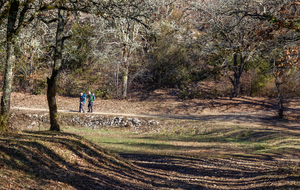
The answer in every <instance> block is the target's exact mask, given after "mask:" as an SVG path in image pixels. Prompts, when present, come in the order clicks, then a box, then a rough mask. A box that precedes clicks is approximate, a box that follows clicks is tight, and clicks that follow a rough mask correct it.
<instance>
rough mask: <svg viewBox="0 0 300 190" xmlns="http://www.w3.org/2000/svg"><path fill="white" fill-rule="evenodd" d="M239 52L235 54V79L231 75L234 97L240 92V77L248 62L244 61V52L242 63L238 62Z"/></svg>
mask: <svg viewBox="0 0 300 190" xmlns="http://www.w3.org/2000/svg"><path fill="white" fill-rule="evenodd" d="M237 56H238V54H237V53H234V54H233V71H234V74H233V79H232V78H231V77H229V79H230V81H231V83H232V85H233V93H232V97H237V95H238V94H239V88H240V79H241V76H242V73H243V71H244V67H245V66H246V63H245V62H244V58H243V54H242V53H241V54H240V62H241V63H240V65H239V64H238V60H237Z"/></svg>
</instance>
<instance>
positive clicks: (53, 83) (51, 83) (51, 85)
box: [47, 9, 65, 131]
mask: <svg viewBox="0 0 300 190" xmlns="http://www.w3.org/2000/svg"><path fill="white" fill-rule="evenodd" d="M63 14H64V11H63V10H62V9H59V10H58V23H57V31H56V46H55V53H54V65H53V70H52V75H51V78H48V79H47V84H48V89H47V100H48V106H49V113H50V124H51V127H50V131H60V127H59V118H58V112H57V105H56V99H55V96H56V91H57V85H58V78H59V74H60V71H61V69H62V51H63V43H64V42H63V37H64V36H63V31H64V27H65V19H64V16H63Z"/></svg>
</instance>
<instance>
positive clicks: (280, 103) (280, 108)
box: [273, 60, 284, 119]
mask: <svg viewBox="0 0 300 190" xmlns="http://www.w3.org/2000/svg"><path fill="white" fill-rule="evenodd" d="M273 67H274V68H273V69H274V70H273V74H274V77H275V86H276V91H277V104H278V116H279V118H280V119H282V118H283V111H284V107H283V97H282V94H281V90H280V84H281V82H280V78H279V76H278V75H279V71H278V67H277V65H276V61H275V60H274V63H273Z"/></svg>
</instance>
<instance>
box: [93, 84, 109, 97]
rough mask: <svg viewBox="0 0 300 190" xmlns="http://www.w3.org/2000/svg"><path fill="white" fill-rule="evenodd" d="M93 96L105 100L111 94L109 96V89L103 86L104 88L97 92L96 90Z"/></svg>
mask: <svg viewBox="0 0 300 190" xmlns="http://www.w3.org/2000/svg"><path fill="white" fill-rule="evenodd" d="M95 96H96V97H99V98H102V99H105V100H108V99H110V98H111V94H110V89H109V87H106V86H104V87H101V88H99V89H98V90H96V92H95Z"/></svg>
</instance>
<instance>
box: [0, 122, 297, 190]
mask: <svg viewBox="0 0 300 190" xmlns="http://www.w3.org/2000/svg"><path fill="white" fill-rule="evenodd" d="M161 123H164V124H163V125H162V126H158V128H159V129H157V128H155V129H153V131H151V130H150V131H149V130H144V129H143V127H142V126H141V127H139V129H136V128H135V129H133V128H112V127H106V128H102V129H101V130H92V129H89V128H83V127H82V128H78V127H69V126H68V127H63V132H61V133H52V132H48V131H23V132H19V133H17V134H1V133H0V189H132V190H133V189H149V190H150V189H248V190H254V189H293V190H294V189H299V188H300V164H299V157H300V151H299V149H300V140H299V139H300V138H299V132H297V131H291V130H284V126H280V128H276V127H272V128H270V127H265V126H263V127H262V126H254V125H253V126H249V125H242V124H239V125H237V124H232V123H220V122H219V123H214V122H199V121H188V122H187V121H179V120H164V121H161ZM77 134H79V135H80V136H79V135H77ZM107 150H108V151H107ZM109 152H113V153H109ZM115 153H118V154H120V155H121V156H122V157H120V156H119V155H117V154H115Z"/></svg>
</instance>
